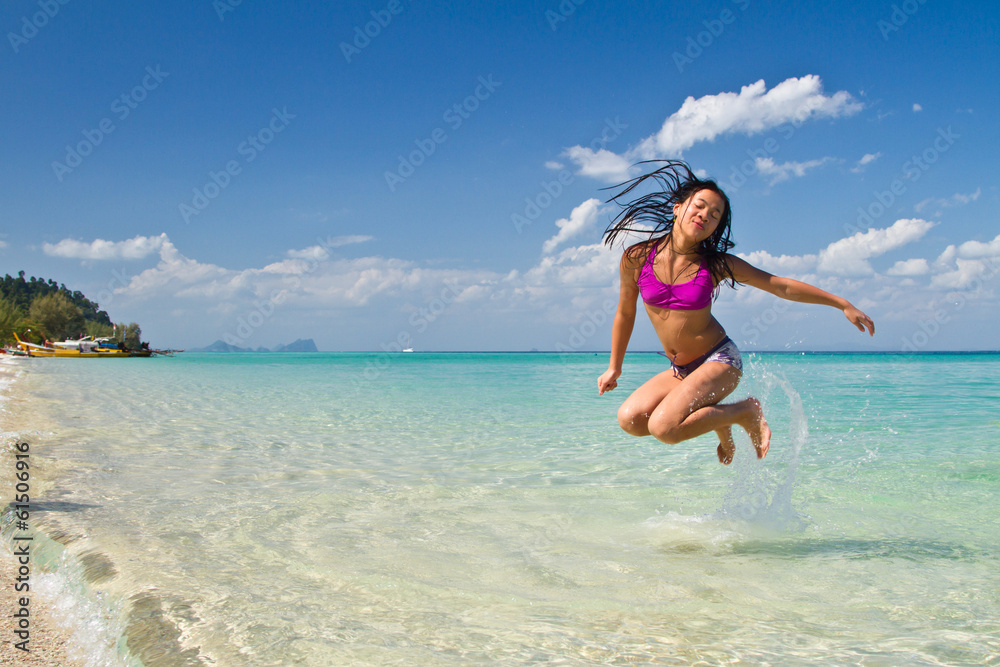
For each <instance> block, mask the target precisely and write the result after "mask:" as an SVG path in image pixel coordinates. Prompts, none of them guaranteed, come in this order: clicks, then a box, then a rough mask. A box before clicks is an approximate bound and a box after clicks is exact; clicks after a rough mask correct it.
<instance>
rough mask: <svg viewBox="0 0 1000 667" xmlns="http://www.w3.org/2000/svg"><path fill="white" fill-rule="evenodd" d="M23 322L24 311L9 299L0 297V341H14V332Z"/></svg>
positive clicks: (3, 342)
mask: <svg viewBox="0 0 1000 667" xmlns="http://www.w3.org/2000/svg"><path fill="white" fill-rule="evenodd" d="M23 322H24V311H23V310H21V309H20V308H18V307H17V306H15V305H14V303H13V302H11V301H10V300H9V299H4V298H0V343H2V344H4V345H7V344H10V343H13V342H14V332H15V331H20V330H21V328H22V326H23Z"/></svg>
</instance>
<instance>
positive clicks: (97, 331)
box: [83, 320, 114, 338]
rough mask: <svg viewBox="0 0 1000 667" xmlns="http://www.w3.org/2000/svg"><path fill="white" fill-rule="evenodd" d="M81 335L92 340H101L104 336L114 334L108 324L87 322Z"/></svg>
mask: <svg viewBox="0 0 1000 667" xmlns="http://www.w3.org/2000/svg"><path fill="white" fill-rule="evenodd" d="M83 333H85V334H86V335H88V336H93V337H94V338H103V337H105V336H108V337H111V336H112V335H113V334H114V331H113V330H112V327H111V325H110V324H104V323H103V322H94V321H93V320H87V325H86V326H85V327H84V329H83Z"/></svg>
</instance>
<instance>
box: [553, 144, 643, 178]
mask: <svg viewBox="0 0 1000 667" xmlns="http://www.w3.org/2000/svg"><path fill="white" fill-rule="evenodd" d="M565 155H566V157H568V158H569V159H570V160H572V161H573V162H575V163H576V165H577V167H578V170H577V173H578V174H580V175H581V176H590V177H591V178H596V179H599V180H602V181H606V182H608V183H620V182H622V181H625V180H627V179H628V178H629V169H630V168H631V167H632V164H633V162H634V160H633V159H631V158H629V157H624V156H621V155H618V154H617V153H612V152H611V151H609V150H608V149H606V148H602V149H600V150H598V151H595V150H594V149H592V148H584V147H583V146H573V147H572V148H567V149H566V153H565Z"/></svg>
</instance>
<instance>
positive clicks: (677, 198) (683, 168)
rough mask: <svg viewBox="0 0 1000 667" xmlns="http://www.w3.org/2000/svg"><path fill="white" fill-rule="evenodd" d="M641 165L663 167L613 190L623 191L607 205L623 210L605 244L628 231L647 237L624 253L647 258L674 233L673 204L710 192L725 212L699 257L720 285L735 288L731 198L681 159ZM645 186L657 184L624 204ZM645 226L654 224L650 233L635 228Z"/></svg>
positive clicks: (700, 251) (609, 226) (608, 229)
mask: <svg viewBox="0 0 1000 667" xmlns="http://www.w3.org/2000/svg"><path fill="white" fill-rule="evenodd" d="M639 164H642V165H645V164H660V165H662V166H661V167H659V168H658V169H655V170H654V171H651V172H649V173H648V174H644V175H642V176H638V177H636V178H633V179H632V180H630V181H625V182H624V183H621V184H619V185H616V186H613V188H611V189H618V188H621V191H620V192H618V194H616V195H614V196H613V197H611V198H610V199H608V202H609V203H610V202H615V203H616V204H618V205H619V206H621V207H622V210H621V211H620V212H619V213H618V215H616V216H615V218H614V219H613V220H612V221H611V224H610V225H608V228H607V230H605V232H604V243H605V244H606V245H609V246H611V245H613V244H614V242H615V240H616V239H618V238H619V237H620V236H621V235H622V234H624V233H628V232H633V233H639V234H648V235H649V240H648V241H643V242H641V243H636V244H635V245H633V246H631V247H630V248H628V249H627V250H626V251H625V253H626V256H627V257H628V258H629V259H630V260H632V261H635V260H636V259H638V258H639V257H644V256H645V255H646V254H648V252H649V249H650V246H653V245H656V244H659V243H660V242H661V241H663V240H664V239H665V238H667V237H668V236H670V233H671V232H672V231H673V228H674V222H675V219H674V205H675V204H678V203H683V202H685V201H687V200H688V198H689V197H691V196H692V195H694V194H695V193H696V192H698V191H700V190H711V191H712V192H715V193H716V194H718V195H719V196H720V197H722V200H723V201H724V202H725V210H724V211H723V212H722V217H721V218H720V220H719V226H718V227H716V229H715V232H714V233H713V234H712V235H711V236H710V237H708V238H707V239H705V240H704V241H702V243H701V246H700V247H699V248H698V254H699V255H701V256H702V257H703V258H704V259H705V262H706V263H707V264H708V270H709V271H710V272H711V273H712V277H713V278H714V279H715V282H716V285H717V286H718V285H721V284H722V283H723V282H724V281H726V280H728V281H729V283H730V285H731V286H733V287H735V286H736V278H735V277H734V276H733V270H732V268H731V267H730V266H729V262H727V261H726V259H725V255H726V253H727V252H729V250H731V249H732V248H733V247H734V246H735V245H736V244H735V243H734V242H733V241H732V240H731V239H730V235H731V224H732V219H733V215H732V206H731V205H730V203H729V197H727V196H726V193H725V192H723V191H722V188H720V187H719V184H718V183H716V182H715V181H713V180H711V179H701V178H698V177H697V176H695V175H694V172H692V171H691V167H689V166H688V165H687V163H686V162H682V161H680V160H646V161H644V162H640V163H639ZM644 184H652V185H655V186H656V189H655V190H654V191H653V192H651V193H649V194H646V195H643V196H641V197H639V198H638V199H634V200H632V201H630V202H628V203H622V201H621V200H622V198H623V197H625V195H627V194H628V193H630V192H632V191H633V190H635V189H636V188H637V187H639V186H640V185H644ZM642 223H645V225H649V224H652V225H653V229H652V230H650V229H648V228H647V227H646V226H643V227H636V225H637V224H642Z"/></svg>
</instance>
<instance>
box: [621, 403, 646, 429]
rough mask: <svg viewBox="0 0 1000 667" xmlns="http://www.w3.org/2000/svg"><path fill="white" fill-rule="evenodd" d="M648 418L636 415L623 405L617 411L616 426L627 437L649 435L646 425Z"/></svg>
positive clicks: (643, 415) (640, 414)
mask: <svg viewBox="0 0 1000 667" xmlns="http://www.w3.org/2000/svg"><path fill="white" fill-rule="evenodd" d="M648 421H649V416H648V415H645V414H642V413H636V412H635V411H633V410H630V409H629V408H626V407H625V406H624V405H623V406H622V407H621V408H620V409H619V410H618V425H619V426H621V428H622V430H623V431H625V432H626V433H628V434H629V435H635V436H643V435H649V430H648V428H647V423H648Z"/></svg>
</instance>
